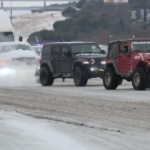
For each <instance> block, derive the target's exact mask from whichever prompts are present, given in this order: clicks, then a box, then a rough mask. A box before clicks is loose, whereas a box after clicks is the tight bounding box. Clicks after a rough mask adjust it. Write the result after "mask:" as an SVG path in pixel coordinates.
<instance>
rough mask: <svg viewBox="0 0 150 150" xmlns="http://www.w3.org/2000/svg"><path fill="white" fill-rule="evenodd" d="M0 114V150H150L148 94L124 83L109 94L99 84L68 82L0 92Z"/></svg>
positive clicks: (97, 81)
mask: <svg viewBox="0 0 150 150" xmlns="http://www.w3.org/2000/svg"><path fill="white" fill-rule="evenodd" d="M0 109H1V110H3V111H2V112H0V114H1V115H0V133H1V134H0V146H1V150H6V149H7V150H9V149H11V150H12V149H13V150H20V149H24V150H31V149H32V150H33V149H36V150H41V149H44V150H48V149H55V150H63V149H64V150H66V149H68V150H74V149H78V150H91V149H94V150H110V149H111V150H127V149H129V150H149V148H150V90H149V89H148V90H146V91H134V90H133V88H132V85H131V84H130V83H127V82H124V83H123V84H122V86H120V87H119V88H118V89H117V90H114V91H107V90H105V89H104V87H103V86H102V82H101V80H100V79H93V80H90V81H89V83H88V85H87V86H86V87H75V86H74V84H73V81H72V80H69V79H68V80H66V82H64V83H63V82H61V80H55V83H54V85H53V86H52V87H42V86H41V85H36V84H35V85H30V86H28V87H27V86H20V87H17V86H14V87H12V86H11V87H4V86H1V87H0ZM4 110H9V111H10V112H7V111H5V112H4ZM14 112H18V113H20V114H18V113H17V114H16V113H14Z"/></svg>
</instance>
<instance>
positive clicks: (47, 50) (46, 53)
mask: <svg viewBox="0 0 150 150" xmlns="http://www.w3.org/2000/svg"><path fill="white" fill-rule="evenodd" d="M50 49H51V47H50V46H49V45H45V46H44V47H43V50H42V55H43V56H49V54H50Z"/></svg>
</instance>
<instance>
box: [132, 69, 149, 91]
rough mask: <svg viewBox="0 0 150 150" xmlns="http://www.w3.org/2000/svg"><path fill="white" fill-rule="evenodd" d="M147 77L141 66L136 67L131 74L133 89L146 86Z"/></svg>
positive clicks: (140, 88)
mask: <svg viewBox="0 0 150 150" xmlns="http://www.w3.org/2000/svg"><path fill="white" fill-rule="evenodd" d="M147 84H148V78H147V75H146V72H145V71H144V70H143V69H142V68H136V69H135V70H134V71H133V75H132V86H133V88H134V89H135V90H145V89H146V88H147Z"/></svg>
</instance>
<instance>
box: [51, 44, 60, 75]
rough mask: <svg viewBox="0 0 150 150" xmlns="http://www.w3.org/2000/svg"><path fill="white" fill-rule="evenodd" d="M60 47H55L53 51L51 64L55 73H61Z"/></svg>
mask: <svg viewBox="0 0 150 150" xmlns="http://www.w3.org/2000/svg"><path fill="white" fill-rule="evenodd" d="M60 54H61V49H60V46H53V47H52V50H51V62H52V65H53V68H54V70H55V73H60Z"/></svg>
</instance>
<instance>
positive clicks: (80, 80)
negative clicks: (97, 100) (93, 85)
mask: <svg viewBox="0 0 150 150" xmlns="http://www.w3.org/2000/svg"><path fill="white" fill-rule="evenodd" d="M73 79H74V83H75V85H76V86H86V84H87V81H88V78H87V75H86V73H85V71H84V70H81V68H80V67H76V68H75V69H74V72H73Z"/></svg>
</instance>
